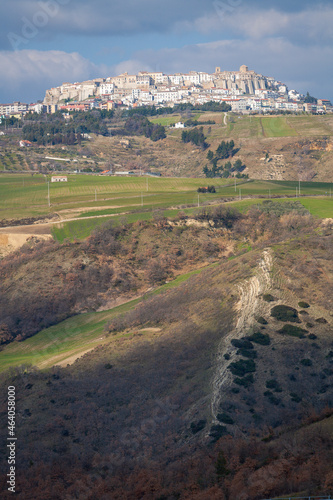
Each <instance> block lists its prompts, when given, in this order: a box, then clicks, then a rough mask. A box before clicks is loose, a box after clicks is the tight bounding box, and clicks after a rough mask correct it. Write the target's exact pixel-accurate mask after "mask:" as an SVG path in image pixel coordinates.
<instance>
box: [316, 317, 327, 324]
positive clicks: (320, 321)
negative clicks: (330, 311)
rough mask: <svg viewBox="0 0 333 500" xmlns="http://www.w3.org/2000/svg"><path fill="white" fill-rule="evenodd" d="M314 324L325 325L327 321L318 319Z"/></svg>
mask: <svg viewBox="0 0 333 500" xmlns="http://www.w3.org/2000/svg"><path fill="white" fill-rule="evenodd" d="M316 323H321V324H322V325H326V324H327V321H326V319H325V318H318V319H316Z"/></svg>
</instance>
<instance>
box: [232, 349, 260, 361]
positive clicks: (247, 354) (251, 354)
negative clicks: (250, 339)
mask: <svg viewBox="0 0 333 500" xmlns="http://www.w3.org/2000/svg"><path fill="white" fill-rule="evenodd" d="M236 354H237V355H238V356H243V358H250V359H255V358H256V357H257V351H254V350H250V349H238V351H237V353H236Z"/></svg>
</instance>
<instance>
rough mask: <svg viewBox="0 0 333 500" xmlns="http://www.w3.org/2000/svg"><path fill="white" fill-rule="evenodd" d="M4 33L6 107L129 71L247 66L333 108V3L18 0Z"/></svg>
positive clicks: (0, 20) (0, 65)
mask: <svg viewBox="0 0 333 500" xmlns="http://www.w3.org/2000/svg"><path fill="white" fill-rule="evenodd" d="M0 28H1V29H0V102H11V101H14V100H20V101H22V102H33V101H36V100H37V99H43V97H44V95H45V90H46V89H47V88H50V87H53V86H57V85H60V84H61V83H62V82H64V81H69V82H74V81H83V80H86V79H89V78H95V77H107V76H111V75H115V74H119V73H121V72H123V71H128V72H129V73H131V72H137V71H139V70H159V71H164V72H165V73H172V72H176V71H178V72H179V71H189V70H199V71H208V72H213V71H214V69H215V66H220V67H221V68H222V69H226V70H236V69H238V68H239V66H240V65H242V64H246V65H247V66H249V67H250V69H253V70H255V71H257V72H258V73H262V74H264V75H266V76H273V77H275V78H276V79H278V80H281V81H283V82H285V83H286V84H287V85H288V87H289V88H293V89H296V90H299V91H300V92H303V93H305V92H306V91H309V92H310V93H311V94H313V95H315V96H316V97H321V98H330V99H333V90H332V81H333V65H332V61H333V1H324V2H321V3H317V2H313V1H306V0H304V1H299V0H296V1H293V2H290V1H286V0H282V1H279V2H277V1H275V0H266V1H262V0H257V1H256V0H255V1H251V0H213V1H208V2H207V1H206V2H203V1H202V0H200V1H199V0H177V1H176V0H168V1H167V2H165V1H161V0H122V1H118V0H113V1H110V0H94V1H93V2H91V1H89V0H10V2H2V3H1V5H0Z"/></svg>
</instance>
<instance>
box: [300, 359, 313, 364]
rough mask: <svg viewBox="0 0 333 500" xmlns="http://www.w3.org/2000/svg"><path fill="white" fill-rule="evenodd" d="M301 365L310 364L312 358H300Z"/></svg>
mask: <svg viewBox="0 0 333 500" xmlns="http://www.w3.org/2000/svg"><path fill="white" fill-rule="evenodd" d="M301 365H303V366H312V360H311V359H308V358H307V359H301Z"/></svg>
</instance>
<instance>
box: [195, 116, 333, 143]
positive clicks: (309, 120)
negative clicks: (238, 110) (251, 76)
mask: <svg viewBox="0 0 333 500" xmlns="http://www.w3.org/2000/svg"><path fill="white" fill-rule="evenodd" d="M204 118H205V117H204V116H202V120H204ZM332 135H333V116H331V115H324V116H312V115H277V116H258V115H255V116H253V115H250V116H248V115H244V116H243V115H235V114H232V113H229V114H228V123H227V127H221V126H219V127H217V126H212V129H211V133H210V134H209V139H218V138H221V139H223V138H227V139H234V140H238V139H243V138H244V139H245V138H249V139H256V138H259V139H261V138H272V137H295V136H300V137H324V136H332Z"/></svg>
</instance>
